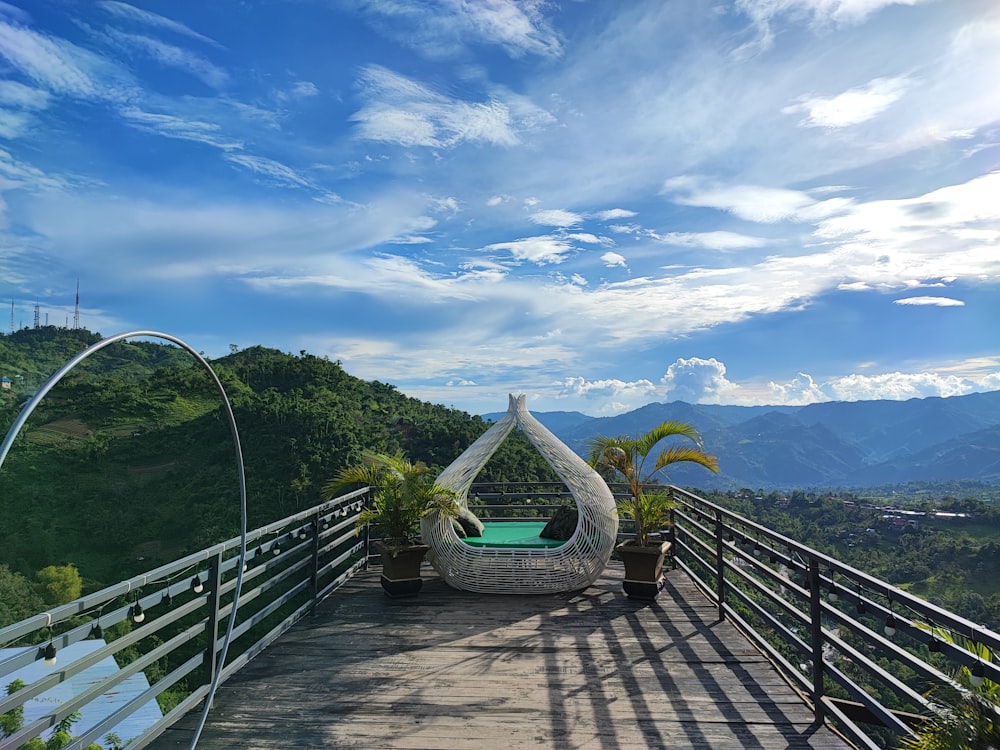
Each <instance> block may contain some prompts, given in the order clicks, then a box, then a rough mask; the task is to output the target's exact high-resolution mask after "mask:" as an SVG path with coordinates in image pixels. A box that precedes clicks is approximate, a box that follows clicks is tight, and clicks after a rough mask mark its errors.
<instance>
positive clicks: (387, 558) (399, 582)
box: [375, 542, 430, 598]
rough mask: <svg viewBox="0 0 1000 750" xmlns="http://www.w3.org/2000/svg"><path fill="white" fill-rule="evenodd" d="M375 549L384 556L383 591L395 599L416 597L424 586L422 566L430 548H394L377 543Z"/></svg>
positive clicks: (424, 546) (420, 545)
mask: <svg viewBox="0 0 1000 750" xmlns="http://www.w3.org/2000/svg"><path fill="white" fill-rule="evenodd" d="M375 549H376V550H378V552H379V554H380V555H382V589H383V590H384V591H385V593H386V594H388V595H389V596H391V597H394V598H395V597H399V596H416V595H417V592H418V591H420V587H421V586H423V585H424V582H423V581H422V580H420V564H421V563H422V562H423V561H424V555H426V554H427V552H428V551H429V550H430V547H428V546H427V545H426V544H407V545H404V546H402V547H393V546H392V545H390V544H385V543H384V542H375ZM394 553H395V554H394Z"/></svg>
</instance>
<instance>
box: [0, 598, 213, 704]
mask: <svg viewBox="0 0 1000 750" xmlns="http://www.w3.org/2000/svg"><path fill="white" fill-rule="evenodd" d="M199 606H201V603H199V602H194V601H192V602H188V603H187V604H185V605H183V606H181V607H178V608H177V610H176V612H172V613H171V614H172V616H171V617H170V619H169V620H168V621H167V622H165V623H164V624H170V623H172V622H174V621H176V620H179V619H180V618H182V617H185V616H186V615H188V614H190V613H191V612H194V611H195V610H197V609H198V607H199ZM90 625H91V623H86V624H84V625H81V626H80V627H79V628H76V629H75V631H83V630H86V631H87V632H88V633H89V632H90ZM202 627H204V624H203V622H202ZM157 630H159V628H153V629H150V628H144V629H138V628H137V629H135V630H132V631H131V632H129V633H126V634H125V635H123V636H122V637H121V638H116V639H115V640H113V641H111V642H110V643H107V644H106V645H104V646H103V647H101V648H99V649H97V650H96V651H92V652H90V653H89V654H85V655H83V656H81V657H79V658H77V659H74V660H73V661H72V662H70V663H69V664H67V665H65V666H62V667H60V669H59V670H58V671H57V672H53V673H52V674H49V675H46V676H45V677H43V678H42V679H40V680H36V681H35V682H33V683H31V684H30V685H26V686H25V687H23V688H22V689H21V690H18V691H17V692H16V693H11V694H10V695H6V696H4V697H3V698H2V699H0V714H4V713H7V712H8V711H10V710H11V709H12V708H15V707H17V706H20V705H23V704H24V703H25V702H26V701H28V700H30V699H31V698H34V697H35V696H37V695H41V694H42V693H44V692H45V691H46V690H49V689H51V688H53V687H55V686H56V685H58V684H60V683H62V682H65V681H66V680H68V679H69V678H70V677H73V676H75V675H77V674H79V673H80V672H82V671H83V670H85V669H87V668H89V667H92V666H93V665H95V664H97V663H98V662H99V661H102V660H103V659H106V658H107V657H109V656H114V655H115V654H117V653H118V652H120V651H122V650H124V649H126V648H128V647H129V646H132V645H134V644H136V643H138V642H139V641H141V640H142V639H143V638H146V637H148V636H150V635H152V634H153V633H155V632H157ZM75 631H71V632H75ZM65 635H69V634H68V633H67V634H65ZM79 640H83V639H79ZM73 642H74V643H75V642H77V641H73ZM28 648H32V647H30V646H29V647H28ZM61 648H65V645H63V646H60V647H57V649H56V654H57V657H58V653H59V650H60V649H61ZM35 653H36V654H37V650H36V651H35ZM30 655H31V654H30V652H27V653H26V654H25V656H30ZM37 660H38V659H37V656H35V657H33V658H32V659H31V660H30V661H28V662H27V663H26V664H22V665H21V666H27V664H31V663H32V662H34V661H37ZM8 661H13V660H8Z"/></svg>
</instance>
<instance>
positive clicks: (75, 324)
mask: <svg viewBox="0 0 1000 750" xmlns="http://www.w3.org/2000/svg"><path fill="white" fill-rule="evenodd" d="M79 327H80V279H77V280H76V309H75V310H74V312H73V328H74V330H75V329H77V328H79Z"/></svg>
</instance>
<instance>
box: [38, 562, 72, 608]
mask: <svg viewBox="0 0 1000 750" xmlns="http://www.w3.org/2000/svg"><path fill="white" fill-rule="evenodd" d="M35 578H37V579H38V584H39V591H40V593H41V595H42V598H43V599H44V600H45V603H46V604H53V605H57V604H65V603H66V602H71V601H73V600H74V599H77V598H79V596H80V593H81V591H82V590H83V580H82V579H81V578H80V571H79V570H77V569H76V566H75V565H72V564H71V565H47V566H46V567H44V568H42V569H41V570H39V571H38V572H37V573H35Z"/></svg>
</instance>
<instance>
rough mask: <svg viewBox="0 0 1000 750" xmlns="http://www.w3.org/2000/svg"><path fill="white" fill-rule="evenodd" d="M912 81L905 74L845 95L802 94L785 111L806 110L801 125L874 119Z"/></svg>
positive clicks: (842, 124)
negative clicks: (820, 95)
mask: <svg viewBox="0 0 1000 750" xmlns="http://www.w3.org/2000/svg"><path fill="white" fill-rule="evenodd" d="M909 85H910V82H909V80H908V79H907V78H905V77H899V78H875V79H874V80H872V81H869V82H868V84H867V85H865V86H859V87H858V88H853V89H850V90H848V91H845V92H843V93H842V94H837V95H836V96H833V97H829V98H824V97H801V98H800V99H799V102H798V104H793V105H790V106H788V107H785V108H784V109H782V110H781V111H782V112H784V113H785V114H795V113H798V112H804V113H805V115H806V116H805V117H804V118H803V119H802V120H801V121H800V122H799V125H801V126H802V127H810V128H813V127H822V128H843V127H847V126H848V125H857V124H859V123H862V122H865V121H867V120H870V119H872V118H873V117H875V116H876V115H878V114H880V113H881V112H883V111H885V110H886V109H888V108H889V106H890V105H891V104H892V103H893V102H895V101H896V100H897V99H899V98H900V97H902V96H903V94H905V93H906V89H907V88H908V87H909Z"/></svg>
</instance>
